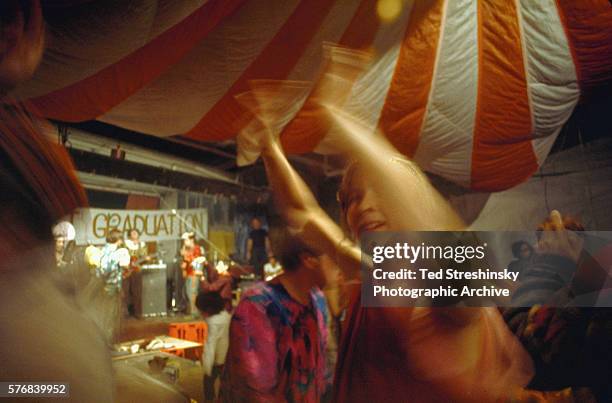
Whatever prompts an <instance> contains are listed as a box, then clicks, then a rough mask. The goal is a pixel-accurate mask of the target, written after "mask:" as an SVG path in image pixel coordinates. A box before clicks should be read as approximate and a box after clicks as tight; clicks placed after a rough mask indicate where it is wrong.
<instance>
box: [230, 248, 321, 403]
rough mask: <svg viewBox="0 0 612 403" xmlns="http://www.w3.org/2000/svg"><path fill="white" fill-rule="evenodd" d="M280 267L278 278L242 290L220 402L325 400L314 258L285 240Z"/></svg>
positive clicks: (309, 250) (308, 250)
mask: <svg viewBox="0 0 612 403" xmlns="http://www.w3.org/2000/svg"><path fill="white" fill-rule="evenodd" d="M281 264H282V266H283V270H284V273H283V274H282V275H280V276H278V277H276V278H275V279H274V280H272V281H270V282H259V283H256V284H255V285H253V286H252V287H250V288H248V289H246V290H245V291H244V293H243V296H242V299H241V300H240V303H239V304H238V306H237V307H236V310H235V312H234V316H233V317H232V322H231V325H230V347H229V352H228V356H227V360H226V364H225V371H224V374H223V381H222V401H225V402H281V401H289V402H320V401H324V400H325V399H327V397H328V396H329V392H330V388H331V375H330V373H329V370H328V366H327V362H326V356H325V351H326V346H327V337H328V336H327V316H328V312H327V304H326V302H325V298H324V296H323V293H322V292H321V287H324V286H325V283H326V278H325V276H324V273H323V271H322V269H321V262H320V260H319V256H318V255H317V254H316V253H315V252H314V251H313V250H312V248H310V247H308V246H306V245H305V244H304V243H303V242H301V241H300V240H298V239H297V238H293V237H288V238H287V239H285V241H284V244H283V247H282V248H281Z"/></svg>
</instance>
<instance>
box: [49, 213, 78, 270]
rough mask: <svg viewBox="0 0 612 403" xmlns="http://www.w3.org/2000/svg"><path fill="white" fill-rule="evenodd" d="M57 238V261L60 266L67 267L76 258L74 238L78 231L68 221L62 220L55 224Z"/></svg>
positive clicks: (55, 236)
mask: <svg viewBox="0 0 612 403" xmlns="http://www.w3.org/2000/svg"><path fill="white" fill-rule="evenodd" d="M52 232H53V237H54V238H55V261H56V264H57V267H58V268H65V267H66V266H67V265H69V264H70V263H72V261H73V259H74V253H73V252H74V246H75V243H74V239H75V236H76V231H75V229H74V226H73V225H72V224H71V223H70V222H68V221H61V222H59V223H57V224H56V225H54V226H53V229H52Z"/></svg>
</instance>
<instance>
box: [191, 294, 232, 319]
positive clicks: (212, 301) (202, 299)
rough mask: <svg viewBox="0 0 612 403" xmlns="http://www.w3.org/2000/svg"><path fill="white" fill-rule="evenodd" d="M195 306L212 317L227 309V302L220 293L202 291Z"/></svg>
mask: <svg viewBox="0 0 612 403" xmlns="http://www.w3.org/2000/svg"><path fill="white" fill-rule="evenodd" d="M195 304H196V307H198V309H199V310H200V311H201V312H204V313H207V314H209V315H211V316H212V315H216V314H218V313H219V312H221V311H222V310H223V309H225V301H224V300H223V298H222V297H221V294H219V292H218V291H200V293H199V294H198V296H197V297H196V303H195Z"/></svg>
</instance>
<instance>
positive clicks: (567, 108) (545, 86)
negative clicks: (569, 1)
mask: <svg viewBox="0 0 612 403" xmlns="http://www.w3.org/2000/svg"><path fill="white" fill-rule="evenodd" d="M520 13H521V21H522V23H523V32H524V34H525V35H524V39H523V40H524V46H525V49H526V54H527V83H528V89H529V93H530V98H531V101H532V107H533V117H534V124H535V125H534V140H533V141H532V145H533V150H534V153H535V155H536V158H537V161H538V164H539V165H541V164H542V163H543V162H544V160H545V159H546V156H547V155H548V152H549V151H550V148H551V147H552V145H553V143H554V142H555V139H556V137H557V135H558V134H559V131H560V130H561V127H562V126H563V124H565V122H566V121H567V119H569V117H570V115H571V114H572V111H573V110H574V107H575V106H576V104H577V103H578V98H579V96H580V89H579V86H578V80H577V77H576V69H575V66H574V62H573V59H572V54H571V51H570V49H569V44H568V40H567V37H566V35H565V30H564V29H563V24H562V22H561V19H560V17H559V12H558V10H557V5H556V2H555V0H539V1H532V0H520Z"/></svg>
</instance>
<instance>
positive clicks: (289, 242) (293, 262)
mask: <svg viewBox="0 0 612 403" xmlns="http://www.w3.org/2000/svg"><path fill="white" fill-rule="evenodd" d="M279 252H280V253H279V254H278V255H279V260H280V263H281V266H283V270H284V271H286V272H292V271H295V270H297V269H298V267H300V264H301V263H302V257H303V255H304V254H308V255H311V256H317V255H318V254H317V253H316V252H315V250H314V249H313V248H311V247H310V246H308V245H306V244H305V243H304V241H302V240H301V239H300V238H297V237H295V236H291V235H287V236H286V237H285V238H284V240H283V241H282V242H281V244H280V248H279Z"/></svg>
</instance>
